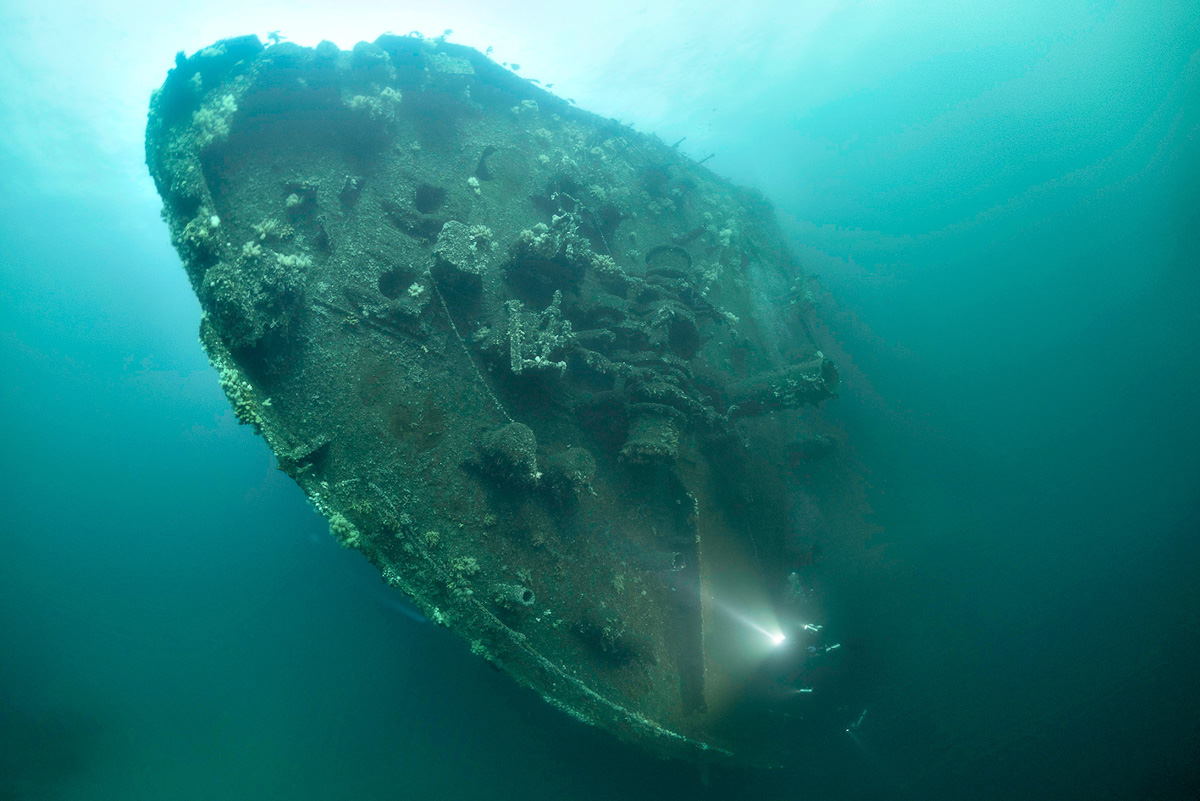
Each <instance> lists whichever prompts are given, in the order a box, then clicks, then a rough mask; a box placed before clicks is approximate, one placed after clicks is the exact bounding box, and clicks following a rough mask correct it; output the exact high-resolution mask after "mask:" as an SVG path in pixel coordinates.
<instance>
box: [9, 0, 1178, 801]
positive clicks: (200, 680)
mask: <svg viewBox="0 0 1200 801" xmlns="http://www.w3.org/2000/svg"><path fill="white" fill-rule="evenodd" d="M414 13H415V17H414V19H413V21H412V22H411V23H410V22H409V21H407V20H400V21H398V20H397V19H396V18H395V17H396V16H397V15H398V14H400V12H398V11H395V10H393V11H391V12H390V14H389V15H388V16H387V17H384V15H383V13H382V12H380V11H376V10H373V9H367V8H363V9H359V10H355V9H354V8H353V6H345V7H342V8H340V9H334V10H323V9H315V8H306V7H300V10H299V11H297V10H296V9H295V8H291V9H284V8H283V7H280V8H276V9H266V8H260V9H251V10H246V9H240V8H238V7H236V6H230V7H228V8H222V7H221V6H219V5H217V6H213V5H211V4H210V5H206V6H205V7H204V8H199V7H197V8H193V9H160V8H152V7H150V6H143V5H139V4H132V3H131V4H113V5H112V6H111V7H109V8H105V9H97V8H95V7H91V6H83V5H78V6H71V5H70V4H62V5H61V6H60V7H58V8H56V9H53V10H46V9H39V8H37V7H35V6H33V5H32V4H24V3H7V4H5V5H4V7H3V8H0V19H2V20H3V21H4V23H5V24H4V25H3V27H2V28H0V30H2V32H0V38H2V41H0V120H3V122H4V125H3V126H0V170H2V171H3V174H4V176H5V180H4V183H3V191H2V192H0V367H2V368H3V375H4V380H3V382H0V415H2V419H3V420H4V421H5V428H4V433H5V445H4V447H3V448H0V476H2V477H3V481H2V482H0V486H2V487H3V489H2V490H0V491H2V492H3V498H2V500H3V508H4V509H5V511H6V514H5V517H4V521H5V527H4V533H5V535H6V536H5V544H6V554H5V558H4V559H3V560H2V561H0V798H2V799H8V798H12V799H21V800H22V801H23V800H24V799H89V800H90V799H114V798H119V799H162V798H171V799H242V798H255V799H262V798H279V799H284V798H287V799H341V798H358V799H399V798H404V799H408V798H448V799H458V798H461V799H475V798H504V799H507V798H512V799H551V798H553V799H561V798H571V799H609V798H612V799H615V798H655V799H663V798H689V797H693V798H712V799H725V798H756V799H759V798H767V799H775V798H779V799H795V798H855V799H876V798H879V799H884V798H920V799H959V798H981V799H1012V798H1023V799H1024V798H1045V799H1075V798H1078V799H1104V798H1110V799H1128V798H1148V799H1149V798H1152V799H1192V798H1196V797H1197V793H1198V791H1200V772H1198V769H1197V768H1196V766H1195V765H1194V764H1193V762H1194V757H1195V754H1197V753H1200V722H1198V721H1200V691H1197V689H1196V687H1195V681H1194V676H1195V675H1197V674H1198V673H1200V544H1198V536H1197V535H1198V534H1200V423H1197V420H1196V409H1197V408H1200V352H1198V350H1200V348H1198V345H1197V343H1198V342H1200V270H1198V269H1197V266H1198V265H1200V241H1198V238H1197V234H1196V231H1197V230H1198V229H1200V211H1198V209H1200V180H1197V178H1198V176H1200V148H1198V147H1197V145H1198V144H1200V143H1198V142H1197V139H1198V137H1200V53H1198V50H1197V48H1198V47H1200V18H1198V15H1197V13H1196V10H1195V8H1194V5H1192V4H1189V3H1183V2H1179V3H1170V2H1167V3H1132V4H1118V3H1104V2H1077V1H1074V0H1072V1H1071V2H1061V3H1055V4H1038V3H1032V2H1030V3H1024V2H1021V3H1006V4H994V5H984V4H977V5H974V6H973V7H972V9H971V11H970V12H969V13H967V12H965V11H962V10H957V8H956V7H955V6H951V5H949V4H941V5H939V4H936V3H920V4H917V3H898V2H897V3H880V4H872V5H871V6H869V7H866V6H861V5H858V4H838V3H826V4H823V5H821V6H809V7H806V8H803V9H796V8H793V7H792V6H790V5H787V4H782V3H779V4H776V3H750V4H742V5H740V6H738V7H736V8H727V7H724V6H720V5H715V4H714V5H709V6H703V5H698V4H688V5H683V4H679V5H673V6H672V5H670V4H658V5H655V6H653V7H650V6H645V7H643V6H638V5H628V6H624V7H621V6H608V7H605V8H603V9H600V8H595V9H590V8H589V9H582V8H570V9H567V8H558V7H555V6H551V5H549V4H531V5H529V6H525V7H524V8H522V9H518V8H505V9H500V8H498V7H480V8H470V7H468V6H466V5H464V4H453V5H450V6H446V7H444V8H442V9H438V10H432V9H423V10H420V11H419V12H414ZM445 27H451V28H454V29H455V31H456V33H455V34H454V35H453V36H452V38H453V39H454V40H455V41H459V42H462V43H465V44H470V45H472V46H477V47H480V48H483V47H486V46H488V45H494V46H496V56H497V57H498V58H500V59H502V60H509V61H516V62H520V63H521V65H522V66H521V72H522V74H526V75H530V76H532V77H537V78H539V79H541V80H543V81H548V82H554V83H556V87H555V91H557V92H561V93H563V94H564V95H567V96H570V97H573V98H575V99H576V100H577V101H578V102H579V104H580V105H581V106H583V107H585V108H591V109H594V110H597V111H600V112H602V113H605V114H609V115H612V116H617V117H620V118H621V119H623V120H626V121H628V122H631V123H633V124H635V125H636V126H637V127H639V128H641V129H642V130H648V131H652V132H655V133H658V134H659V135H660V136H662V138H663V139H664V140H666V141H675V140H676V139H678V138H679V137H681V136H685V135H686V136H687V137H688V138H687V140H685V142H684V144H683V145H682V147H683V148H684V149H685V150H686V151H687V152H689V153H690V154H692V155H693V156H695V157H697V158H702V157H704V156H707V155H708V154H710V153H712V154H714V155H713V158H712V159H711V161H710V162H708V163H709V165H710V166H712V167H713V168H714V169H715V170H717V171H718V172H721V173H722V174H725V175H727V176H729V177H731V178H733V179H735V180H738V181H741V182H743V183H748V184H751V185H754V186H757V187H758V188H760V189H761V190H762V191H764V192H765V193H766V194H767V195H768V196H769V197H770V198H772V200H773V201H774V202H775V203H776V205H777V206H778V207H779V212H780V215H781V217H782V218H783V220H784V224H785V227H786V229H787V231H788V232H789V235H790V236H791V237H792V239H793V241H794V245H795V247H796V249H797V251H798V252H799V253H800V254H801V256H802V260H803V261H804V263H805V264H806V265H807V266H808V267H809V268H810V269H811V270H812V271H814V272H816V273H818V274H820V276H821V281H822V285H823V292H822V294H821V302H822V304H823V306H824V312H825V315H826V318H827V319H828V321H829V324H830V329H831V331H832V333H833V334H834V335H835V336H836V338H837V339H838V341H839V342H840V343H841V346H842V348H843V349H844V350H845V351H846V353H847V354H849V357H850V359H849V361H848V362H843V365H842V366H843V368H844V375H845V383H846V386H845V390H844V392H843V395H842V397H841V398H839V399H838V400H837V401H835V402H834V403H833V404H831V405H830V407H829V410H830V412H831V413H833V414H835V415H837V416H838V417H839V418H840V419H841V421H842V422H843V425H844V426H845V427H846V428H847V430H848V431H849V432H850V436H851V438H852V440H853V442H854V443H855V446H856V448H857V450H858V454H859V457H860V459H861V460H862V462H863V463H864V464H865V465H867V467H868V468H869V470H870V478H871V486H872V498H871V501H872V505H873V507H874V510H875V514H874V518H875V522H876V523H877V524H878V526H879V528H880V530H879V533H878V535H877V537H876V542H877V544H878V545H879V549H880V555H881V560H880V565H878V566H876V567H873V568H872V569H871V570H869V571H864V574H863V577H862V578H861V579H860V580H859V581H858V583H857V584H856V585H853V586H848V587H846V588H845V591H844V597H842V598H841V599H840V600H839V606H840V608H841V609H842V612H841V615H842V619H841V620H840V621H839V623H840V625H841V626H842V627H843V628H844V629H845V630H847V631H853V632H854V637H855V647H856V648H858V649H859V650H861V651H862V652H864V653H867V654H869V655H870V659H869V663H868V665H869V670H868V671H866V675H863V676H861V677H859V679H858V682H859V683H860V684H861V686H862V688H863V689H862V694H863V699H864V705H866V706H867V707H868V708H869V709H870V713H869V715H868V717H867V718H866V719H865V721H864V724H863V726H862V728H861V729H860V730H859V731H858V733H857V739H854V740H851V739H850V738H847V739H846V740H845V741H842V742H841V743H840V744H838V745H836V746H834V747H831V748H830V749H829V750H828V752H826V753H821V754H814V755H813V758H812V762H811V763H806V764H801V765H796V766H794V768H792V769H789V770H787V771H783V772H780V773H775V774H769V775H765V776H763V775H750V774H741V773H730V774H726V773H722V772H714V773H713V774H712V775H710V776H708V777H707V780H705V779H704V777H702V776H701V775H700V773H699V772H698V771H696V770H694V769H692V768H689V767H688V766H682V765H675V764H670V763H660V762H656V761H653V760H650V759H647V758H644V757H641V756H639V755H638V754H636V753H633V752H630V751H628V750H626V749H625V748H624V747H622V746H620V745H617V744H615V743H612V742H610V741H609V740H608V739H607V738H606V737H605V736H603V735H602V734H601V733H599V732H594V731H590V730H587V729H584V728H582V727H579V726H576V725H575V724H573V723H571V722H569V721H567V720H565V719H561V716H560V715H558V714H557V713H555V712H554V711H553V710H550V709H548V708H544V706H543V705H542V704H541V703H540V702H538V701H536V699H534V698H532V697H531V696H529V695H528V694H526V693H524V692H523V691H521V690H519V689H517V688H516V687H514V686H512V684H511V682H509V681H508V680H507V679H505V678H504V677H503V676H500V675H499V674H497V673H495V672H493V671H492V670H490V669H489V668H487V666H486V665H485V664H484V663H482V662H481V661H479V660H476V659H473V658H471V657H469V655H468V654H467V650H466V648H465V646H464V645H462V644H461V643H459V641H458V640H456V639H455V638H454V637H452V636H450V635H448V634H447V633H446V632H445V631H443V630H441V629H437V628H435V627H433V626H430V625H427V624H422V623H420V622H418V621H414V620H412V619H411V618H410V617H408V616H406V615H404V614H403V613H398V612H397V611H396V610H395V609H393V608H391V607H390V606H389V604H388V602H387V596H386V595H383V594H382V592H381V590H382V585H381V583H380V582H379V580H378V578H377V574H376V573H375V571H374V570H373V569H372V568H370V567H369V566H368V565H366V564H365V563H364V562H363V561H362V560H361V559H360V558H359V557H357V556H356V555H355V554H353V553H350V552H348V551H344V550H342V549H341V548H340V547H338V546H337V545H336V544H335V543H334V542H333V541H332V539H331V538H330V537H329V536H328V534H327V531H326V526H325V524H324V523H323V522H322V521H321V520H320V519H319V518H318V517H317V516H316V515H315V513H313V512H312V511H311V510H310V509H309V507H308V506H307V504H306V503H305V502H304V500H303V498H302V496H301V493H300V492H299V491H298V490H297V489H296V488H295V487H294V486H292V485H291V483H290V481H289V480H288V479H286V477H284V476H283V475H282V474H281V473H278V472H277V471H275V470H274V467H273V461H272V459H271V457H270V456H269V454H268V452H267V450H266V448H265V447H264V446H263V445H262V444H261V442H259V441H258V440H256V439H255V438H254V436H253V435H252V434H251V432H249V431H248V430H246V429H245V428H244V427H239V426H237V425H236V422H235V420H234V419H233V416H232V413H231V412H230V411H229V410H228V408H227V403H226V401H225V399H224V397H223V396H222V395H221V392H220V389H219V387H218V386H217V382H216V376H215V374H214V373H213V372H212V370H211V369H210V368H209V367H208V365H207V363H206V361H205V360H204V358H203V356H202V354H201V351H200V349H199V346H198V343H197V342H196V337H195V330H196V324H197V320H198V315H199V309H198V305H197V304H196V302H195V301H194V299H193V297H192V295H191V290H190V288H189V287H188V286H187V282H186V279H185V277H184V274H183V271H182V269H181V268H180V266H179V264H178V259H177V257H176V256H175V254H174V253H173V251H172V250H171V249H170V246H169V243H168V242H167V234H166V229H165V225H163V224H162V222H161V221H160V220H159V219H158V201H157V198H156V197H155V196H154V193H153V188H152V187H151V185H150V181H149V178H148V177H147V176H146V174H145V170H144V168H143V167H142V164H141V159H142V153H141V136H142V128H143V124H144V113H145V105H146V100H147V97H148V94H149V91H150V90H151V89H152V88H153V87H155V86H156V85H158V84H159V83H160V82H161V80H162V77H163V74H164V73H165V70H166V69H167V68H168V67H169V66H170V64H171V63H172V61H171V59H172V57H173V54H174V51H175V50H177V49H186V50H189V51H191V50H195V49H197V48H199V47H202V46H204V45H206V44H208V43H209V42H211V41H212V40H214V39H217V38H221V37H224V36H229V35H235V34H240V33H244V32H247V31H259V32H260V33H263V34H265V33H266V32H267V31H269V30H271V29H274V28H282V29H283V32H284V33H285V34H288V35H290V36H293V37H294V38H296V39H297V40H299V41H301V42H302V43H305V44H311V43H314V42H315V41H316V40H318V39H319V38H322V37H323V36H331V37H333V38H336V39H337V41H338V43H339V44H341V45H342V46H349V45H350V44H352V43H353V42H354V41H355V40H356V39H357V38H374V36H375V35H377V34H378V33H379V32H381V31H383V30H386V29H388V28H395V29H396V30H398V31H400V32H405V31H407V30H410V29H412V28H418V29H422V30H426V31H427V32H434V33H436V32H438V31H440V30H441V29H442V28H445ZM329 31H333V33H330V32H329ZM340 37H345V38H340Z"/></svg>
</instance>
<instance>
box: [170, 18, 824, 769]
mask: <svg viewBox="0 0 1200 801" xmlns="http://www.w3.org/2000/svg"><path fill="white" fill-rule="evenodd" d="M147 160H148V163H149V167H150V171H151V173H152V175H153V177H154V180H155V182H156V184H157V187H158V190H159V192H160V194H161V195H162V198H163V200H164V205H165V210H164V216H165V218H166V220H167V222H168V224H169V226H170V230H171V236H172V240H173V242H174V244H175V246H176V247H177V249H178V250H179V253H180V255H181V256H182V259H183V262H184V265H185V267H186V269H187V272H188V275H189V277H190V279H191V282H192V285H193V287H194V288H195V291H196V293H197V295H198V297H199V299H200V302H201V305H202V308H203V318H202V322H201V340H202V342H203V344H204V347H205V349H206V350H207V352H208V354H209V356H210V357H211V359H212V362H213V364H214V365H215V366H216V368H217V369H218V371H219V373H220V378H221V383H222V386H223V387H224V389H225V391H226V393H227V395H228V397H229V399H230V402H231V403H232V405H233V407H234V409H235V410H236V412H237V415H238V417H239V418H240V419H241V420H242V421H243V422H245V423H248V424H250V425H253V426H254V427H255V429H256V430H257V431H258V432H259V433H261V435H262V436H263V437H264V438H265V439H266V441H267V442H268V444H269V445H270V447H271V448H272V450H273V451H274V452H275V454H276V455H277V457H278V460H279V464H280V467H281V468H282V469H283V470H285V471H287V473H288V474H289V475H290V476H292V477H293V478H294V479H295V481H296V482H297V483H298V484H299V485H300V486H301V487H302V488H303V489H304V491H305V492H306V493H307V495H308V497H309V498H310V499H311V501H312V503H313V504H314V506H315V507H316V508H317V509H318V510H320V512H321V513H322V514H324V515H325V516H326V517H327V518H328V519H329V521H330V527H331V529H332V532H333V534H334V535H335V536H336V537H338V538H339V539H340V540H341V541H342V542H343V543H344V544H345V545H347V546H350V547H354V548H357V549H359V550H361V551H362V552H363V553H364V554H366V556H367V557H368V558H369V559H370V560H371V561H372V562H373V563H374V564H375V565H377V566H378V568H379V569H380V571H381V573H382V575H383V577H384V579H385V580H386V581H387V582H388V583H389V584H391V585H392V586H394V587H396V588H397V589H398V590H400V591H402V592H404V593H405V594H407V595H408V596H410V597H411V598H412V599H413V601H414V602H415V603H416V604H417V605H418V606H419V607H420V608H421V609H422V610H423V611H424V613H425V614H426V615H427V616H428V617H429V618H430V619H431V620H433V621H435V622H437V623H440V624H444V625H446V626H448V627H450V628H451V629H453V630H455V631H456V632H458V633H460V634H461V635H462V636H463V637H465V638H466V639H467V640H468V642H469V643H470V647H471V650H472V651H473V652H474V653H476V654H479V655H480V656H483V657H484V658H486V659H489V660H491V661H492V662H494V663H495V664H496V665H498V666H499V667H501V668H502V669H503V670H505V671H507V672H508V673H510V674H511V675H512V676H514V677H515V678H516V679H517V680H519V681H520V682H522V683H524V684H525V685H527V686H529V687H531V688H532V689H533V690H535V691H536V692H538V693H539V694H541V695H542V696H543V697H544V698H545V699H546V700H547V701H549V702H550V703H551V704H553V705H555V706H557V707H559V708H561V709H562V710H564V711H566V712H568V713H569V714H571V715H573V716H575V717H577V718H579V719H581V720H584V721H587V722H590V723H593V724H597V725H601V726H603V727H606V728H608V729H610V730H612V731H613V732H615V733H617V734H619V735H621V736H623V737H625V738H627V739H629V740H632V741H635V742H638V743H640V744H642V745H644V746H646V747H648V748H650V749H652V750H654V751H656V752H658V753H662V754H669V755H678V756H685V757H692V758H695V757H705V756H718V755H728V754H741V755H744V756H746V757H747V759H749V760H751V761H754V760H755V753H748V752H757V750H758V748H759V745H758V744H757V743H756V742H755V741H754V738H753V737H751V736H749V735H748V734H747V732H749V731H751V730H753V729H754V725H753V724H751V725H749V726H747V725H745V721H744V716H742V718H739V720H740V722H739V723H738V724H737V725H732V724H728V722H727V721H728V720H730V719H731V717H730V715H729V712H730V710H731V709H734V708H736V707H737V705H738V703H739V698H740V697H741V694H742V693H744V692H745V690H744V685H745V684H746V682H747V681H748V674H749V673H751V672H752V670H753V668H752V667H748V666H747V665H745V664H742V663H741V661H739V659H738V658H731V657H730V656H729V655H730V654H731V653H733V652H734V651H735V650H736V648H734V647H732V646H730V645H729V644H728V643H725V644H724V645H723V644H722V642H721V638H722V637H726V638H727V639H729V638H730V637H731V636H732V635H730V634H729V631H730V626H731V625H732V624H730V623H728V622H725V621H724V616H723V615H722V613H721V608H722V599H723V598H724V597H727V596H728V597H729V598H731V599H732V597H733V596H736V595H738V594H739V593H741V594H743V595H745V594H746V592H747V591H746V588H747V587H754V588H755V589H754V590H753V592H751V594H755V593H757V594H760V595H762V596H763V598H764V599H766V601H767V602H770V601H772V600H776V601H777V600H778V597H777V596H778V595H779V593H781V592H782V591H783V588H785V587H786V585H787V580H786V579H787V576H788V575H789V574H790V573H791V574H792V575H794V573H792V571H793V570H794V568H795V567H796V566H797V565H803V564H805V560H810V559H811V553H812V549H813V547H814V543H815V542H816V540H817V539H819V537H820V536H825V535H828V533H829V532H828V530H827V529H828V528H829V526H828V525H827V524H822V525H823V526H824V529H826V530H824V531H817V527H816V526H814V525H812V524H811V520H812V519H813V515H812V514H808V515H807V516H806V515H803V514H798V513H797V503H798V502H797V500H796V493H795V488H794V483H795V481H796V480H797V479H796V470H795V469H794V465H795V462H796V461H797V459H800V460H803V461H806V462H811V463H816V462H818V461H829V460H830V459H831V458H833V459H834V460H836V456H834V457H830V451H831V448H829V447H827V445H828V443H830V442H832V440H831V439H830V438H829V437H828V435H827V427H826V425H825V424H824V423H822V421H821V419H820V417H819V416H818V414H817V412H816V410H815V409H814V406H815V404H817V403H818V402H819V401H822V400H823V399H825V398H828V397H830V396H831V395H833V394H834V393H835V391H836V388H837V381H838V378H837V371H836V369H835V368H834V365H833V363H832V362H831V361H830V360H829V359H828V358H826V357H825V356H824V355H823V354H822V352H821V350H820V349H818V347H817V345H816V343H815V342H814V337H813V335H812V331H813V330H814V329H813V320H812V317H811V315H812V308H811V304H810V303H809V302H808V296H809V293H808V291H807V288H808V287H807V283H806V281H807V279H806V278H805V276H804V275H803V273H802V271H801V270H800V268H799V266H798V265H797V264H796V262H795V261H794V259H793V257H792V256H791V255H790V254H789V252H788V250H787V248H786V247H785V245H784V243H783V241H782V239H781V236H780V234H779V233H778V232H777V230H776V227H775V223H774V221H773V213H772V211H771V209H770V207H769V206H768V204H767V203H766V202H765V201H764V200H763V199H761V198H760V197H758V196H757V195H755V194H754V193H752V192H749V191H746V190H743V189H739V188H737V187H735V186H732V185H730V184H729V183H727V182H726V181H724V180H722V179H721V178H719V177H717V176H716V175H714V174H713V173H711V172H710V171H709V170H707V169H706V168H704V167H702V166H701V165H699V164H697V163H695V162H693V161H691V160H689V159H688V158H686V157H684V156H683V155H681V154H680V153H679V152H678V151H677V150H676V149H674V148H672V147H670V146H667V145H665V144H663V143H662V142H660V141H658V140H657V139H655V138H653V137H649V136H645V135H642V134H639V133H636V132H634V131H633V130H631V129H630V128H628V127H626V126H623V125H621V124H619V123H617V122H615V121H612V120H607V119H603V118H600V117H597V116H595V115H593V114H590V113H587V112H585V111H582V110H580V109H578V108H575V107H574V106H573V105H571V104H570V103H568V102H566V101H563V100H561V99H559V98H557V97H555V96H553V95H551V94H550V93H548V92H546V91H544V90H542V89H541V88H539V87H538V86H536V85H534V84H533V83H532V82H530V81H527V80H524V79H522V78H520V77H518V76H517V75H515V74H513V73H511V72H509V71H507V70H505V69H503V68H501V67H500V66H498V65H497V64H495V63H493V62H491V61H490V60H489V59H487V58H486V57H485V56H483V55H482V54H480V53H478V52H477V51H474V50H472V49H469V48H466V47H462V46H458V45H453V44H450V43H446V42H443V41H438V40H432V41H431V40H425V39H421V38H419V37H402V36H391V35H387V36H382V37H380V38H379V39H378V40H376V41H375V42H373V43H365V42H364V43H360V44H359V45H357V46H356V47H354V48H353V50H351V51H342V50H339V48H337V47H336V46H334V45H332V44H330V43H328V42H325V43H322V44H321V45H319V46H318V47H316V48H313V49H308V48H303V47H299V46H296V45H293V44H289V43H282V44H274V45H272V46H270V47H264V46H263V45H262V44H261V43H260V42H259V41H258V40H257V39H256V38H253V37H246V38H239V39H230V40H226V41H222V42H219V43H217V44H215V45H213V46H211V47H209V48H206V49H204V50H202V51H200V52H198V53H196V54H195V55H193V56H191V57H190V58H189V57H184V56H183V55H182V54H180V56H179V57H178V58H177V61H176V65H175V67H174V69H172V70H171V71H170V73H169V75H168V77H167V79H166V82H165V84H164V85H163V87H162V89H161V90H159V91H158V92H157V93H156V94H155V95H154V98H153V101H152V105H151V112H150V119H149V127H148V131H147ZM814 443H815V445H814ZM817 445H820V446H821V447H817ZM797 454H799V456H797ZM789 465H791V467H789ZM805 469H806V471H808V472H809V473H811V472H812V471H813V470H818V469H820V468H818V467H812V466H811V465H810V466H809V467H806V468H805ZM831 469H836V468H831ZM814 498H817V493H816V492H815V491H811V490H810V491H808V492H807V493H806V494H805V495H804V504H807V505H808V506H806V507H805V508H808V507H809V506H811V505H812V503H814ZM815 502H820V499H819V498H817V500H816V501H815ZM822 514H823V515H824V518H823V519H824V520H826V521H828V520H830V519H833V518H834V517H836V512H829V511H828V510H825V511H823V512H822ZM818 544H819V543H818ZM731 602H732V600H731Z"/></svg>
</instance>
